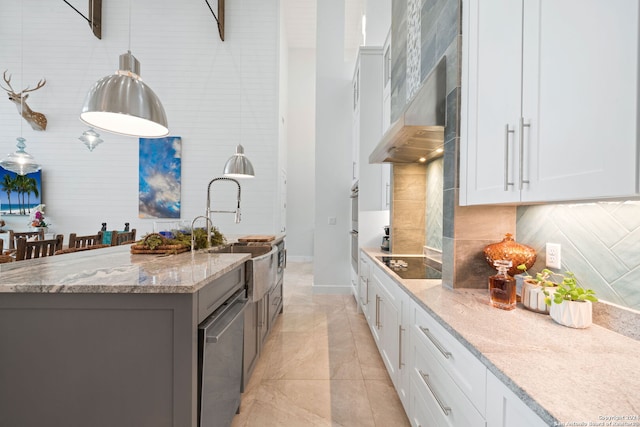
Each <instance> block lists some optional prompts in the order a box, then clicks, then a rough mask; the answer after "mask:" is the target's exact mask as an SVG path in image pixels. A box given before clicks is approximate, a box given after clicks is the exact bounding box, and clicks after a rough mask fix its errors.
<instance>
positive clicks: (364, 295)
mask: <svg viewBox="0 0 640 427" xmlns="http://www.w3.org/2000/svg"><path fill="white" fill-rule="evenodd" d="M370 280H371V259H370V258H369V257H367V256H366V255H365V254H364V253H362V252H360V261H359V262H358V297H357V299H358V306H359V307H360V309H361V310H362V312H363V313H364V317H365V318H366V319H367V322H369V323H370V320H369V319H370V317H371V312H370V310H369V306H370V304H369V301H370V296H371V293H370V289H369V282H370Z"/></svg>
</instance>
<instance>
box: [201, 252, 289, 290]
mask: <svg viewBox="0 0 640 427" xmlns="http://www.w3.org/2000/svg"><path fill="white" fill-rule="evenodd" d="M208 251H209V252H210V253H224V254H229V253H248V254H251V259H249V260H248V261H247V262H246V271H245V272H246V275H247V282H248V283H247V286H248V288H247V298H249V301H252V302H256V301H260V300H261V299H262V298H263V297H264V296H265V295H266V294H267V292H269V290H270V289H271V288H272V287H273V286H275V284H276V273H277V266H278V248H277V247H276V246H271V245H270V244H264V243H259V244H256V243H230V244H227V245H223V246H216V247H213V248H209V250H208Z"/></svg>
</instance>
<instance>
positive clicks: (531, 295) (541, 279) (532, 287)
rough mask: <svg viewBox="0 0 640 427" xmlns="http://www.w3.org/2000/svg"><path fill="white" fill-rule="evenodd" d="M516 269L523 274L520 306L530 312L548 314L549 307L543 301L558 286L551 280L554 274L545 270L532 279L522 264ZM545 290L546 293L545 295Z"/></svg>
mask: <svg viewBox="0 0 640 427" xmlns="http://www.w3.org/2000/svg"><path fill="white" fill-rule="evenodd" d="M517 268H518V270H520V271H522V272H523V273H522V274H523V279H524V281H523V282H522V292H521V295H522V298H521V299H522V305H523V306H524V307H525V308H527V309H529V310H531V311H535V312H537V313H545V314H549V312H550V310H551V307H550V304H548V303H547V302H546V301H545V299H546V298H547V294H548V293H549V292H550V291H551V292H553V290H554V289H555V288H556V287H557V286H558V285H557V283H555V282H554V281H553V280H551V278H552V277H553V275H554V273H553V272H552V271H551V270H549V269H546V268H545V269H544V270H542V271H541V272H539V273H537V274H536V277H532V276H531V275H530V274H529V273H528V272H527V267H526V266H525V265H524V264H520V265H519V266H518V267H517ZM547 288H549V289H547ZM545 290H546V291H547V292H546V293H545Z"/></svg>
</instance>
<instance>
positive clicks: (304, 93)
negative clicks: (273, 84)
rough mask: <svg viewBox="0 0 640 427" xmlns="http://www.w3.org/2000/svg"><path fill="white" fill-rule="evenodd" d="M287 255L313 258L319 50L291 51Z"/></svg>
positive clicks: (289, 70)
mask: <svg viewBox="0 0 640 427" xmlns="http://www.w3.org/2000/svg"><path fill="white" fill-rule="evenodd" d="M288 55H289V66H288V76H289V78H288V90H289V93H288V105H289V109H288V111H289V115H288V117H289V124H288V127H287V130H288V134H287V154H288V164H287V175H288V185H287V189H288V191H287V193H288V198H289V203H288V205H287V256H288V258H289V259H291V260H298V261H310V260H311V259H312V257H313V235H314V225H315V213H314V210H315V201H314V200H315V196H316V191H315V173H316V168H315V132H316V128H315V120H316V118H315V113H316V104H315V100H316V87H315V84H316V51H315V49H291V50H289V52H288Z"/></svg>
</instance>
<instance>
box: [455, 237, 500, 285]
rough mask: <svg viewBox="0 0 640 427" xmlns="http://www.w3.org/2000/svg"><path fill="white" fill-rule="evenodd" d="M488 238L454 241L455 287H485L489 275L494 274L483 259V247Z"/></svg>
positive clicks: (488, 242)
mask: <svg viewBox="0 0 640 427" xmlns="http://www.w3.org/2000/svg"><path fill="white" fill-rule="evenodd" d="M490 243H493V242H492V241H490V240H460V239H456V241H455V257H456V262H455V271H454V287H455V288H474V289H487V286H488V278H489V276H491V275H493V274H495V272H496V271H495V270H494V269H492V268H491V267H490V266H489V264H487V262H486V261H485V259H484V253H483V249H484V247H485V246H487V245H488V244H490Z"/></svg>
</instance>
